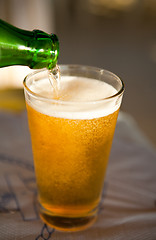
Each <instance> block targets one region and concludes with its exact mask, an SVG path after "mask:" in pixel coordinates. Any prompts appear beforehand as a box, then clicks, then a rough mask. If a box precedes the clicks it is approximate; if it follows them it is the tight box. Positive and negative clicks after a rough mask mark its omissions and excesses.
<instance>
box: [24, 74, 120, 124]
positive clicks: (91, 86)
mask: <svg viewBox="0 0 156 240" xmlns="http://www.w3.org/2000/svg"><path fill="white" fill-rule="evenodd" d="M29 88H30V90H31V91H32V92H34V93H36V94H38V95H40V96H41V97H45V98H49V99H51V101H47V100H45V101H42V100H37V99H36V98H34V99H31V101H29V100H28V99H27V102H28V104H29V105H31V106H32V107H33V108H34V109H35V110H37V111H39V112H41V113H43V114H46V115H49V116H53V117H59V118H66V119H93V118H99V117H103V116H107V115H109V114H111V113H113V112H115V111H116V110H117V109H118V108H119V106H120V103H119V102H118V104H117V103H116V99H115V98H114V99H111V100H110V99H108V100H106V99H105V98H108V97H110V96H113V95H115V94H116V93H117V90H116V89H115V88H114V87H112V86H111V85H109V84H107V83H105V82H102V81H99V80H96V79H90V78H82V77H74V76H62V77H61V81H60V89H59V92H58V94H59V97H58V99H57V100H56V99H54V93H53V89H52V86H51V85H50V82H49V80H48V79H42V80H40V81H37V82H35V83H33V85H31V86H30V87H29ZM52 99H53V100H54V101H53V100H52ZM103 99H105V100H103Z"/></svg>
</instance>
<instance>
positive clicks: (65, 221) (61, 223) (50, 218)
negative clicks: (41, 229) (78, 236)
mask: <svg viewBox="0 0 156 240" xmlns="http://www.w3.org/2000/svg"><path fill="white" fill-rule="evenodd" d="M40 218H41V219H42V220H43V222H45V223H46V224H47V225H49V226H50V227H53V228H55V229H57V230H60V231H67V232H68V231H69V232H71V231H73V232H74V231H82V230H85V229H86V228H88V227H90V226H92V224H93V223H94V222H95V221H96V219H97V211H95V210H94V213H93V214H92V215H91V214H89V215H87V216H83V217H64V216H56V215H52V214H51V213H49V214H48V212H47V211H44V210H43V208H41V207H40Z"/></svg>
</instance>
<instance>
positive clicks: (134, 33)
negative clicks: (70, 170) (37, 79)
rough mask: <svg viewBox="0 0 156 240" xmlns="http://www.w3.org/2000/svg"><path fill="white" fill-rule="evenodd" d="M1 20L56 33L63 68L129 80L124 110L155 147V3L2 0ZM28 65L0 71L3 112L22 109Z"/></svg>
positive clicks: (153, 0) (142, 0)
mask: <svg viewBox="0 0 156 240" xmlns="http://www.w3.org/2000/svg"><path fill="white" fill-rule="evenodd" d="M0 18H2V19H3V20H6V21H8V22H9V23H11V24H13V25H16V26H17V27H21V28H24V29H28V30H33V29H36V28H38V29H41V30H43V31H46V32H48V33H51V32H53V33H56V34H57V35H58V37H59V39H60V57H59V63H60V64H69V63H70V64H83V65H91V66H96V67H101V68H104V69H107V70H110V71H112V72H114V73H115V74H117V75H118V76H119V77H120V78H122V80H123V81H124V82H125V87H126V91H125V95H124V99H123V104H122V108H121V109H122V110H123V111H124V112H127V113H129V114H130V115H131V116H132V117H134V119H135V120H136V121H137V123H138V125H139V126H140V128H141V129H142V130H143V132H144V134H145V135H146V136H147V137H148V138H149V139H150V141H151V142H152V143H153V144H154V145H155V146H156V127H155V125H156V106H155V105H156V93H155V92H156V0H0ZM29 71H30V69H28V68H27V67H11V68H4V69H0V89H1V90H0V109H1V111H2V110H3V111H4V110H6V109H7V110H9V111H14V112H20V111H21V110H23V109H24V107H25V105H24V100H23V90H22V80H23V78H24V76H25V75H26V74H27V73H28V72H29Z"/></svg>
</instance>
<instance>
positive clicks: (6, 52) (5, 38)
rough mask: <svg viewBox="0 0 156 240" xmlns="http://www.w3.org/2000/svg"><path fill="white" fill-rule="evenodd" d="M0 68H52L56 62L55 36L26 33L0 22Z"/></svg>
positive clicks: (38, 31)
mask: <svg viewBox="0 0 156 240" xmlns="http://www.w3.org/2000/svg"><path fill="white" fill-rule="evenodd" d="M0 54H1V56H0V67H5V66H11V65H25V66H29V67H30V68H32V69H38V68H49V69H50V68H53V67H54V66H55V65H56V63H57V60H58V54H59V41H58V38H57V36H56V35H55V34H51V35H49V34H47V33H45V32H43V31H40V30H34V31H26V30H23V29H19V28H16V27H14V26H12V25H10V24H8V23H6V22H4V21H2V20H0Z"/></svg>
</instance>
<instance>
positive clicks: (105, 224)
mask: <svg viewBox="0 0 156 240" xmlns="http://www.w3.org/2000/svg"><path fill="white" fill-rule="evenodd" d="M0 239H3V240H4V239H5V240H13V239H16V240H20V239H21V240H47V239H53V240H62V239H63V240H65V239H68V240H74V239H76V240H93V239H94V240H95V239H96V240H156V151H155V149H154V147H152V145H151V144H150V143H149V142H148V141H147V140H146V138H145V137H144V136H143V134H142V133H141V132H140V130H139V128H138V126H137V125H136V123H135V122H134V120H133V119H132V118H131V117H129V116H128V115H126V114H123V113H120V116H119V119H118V123H117V127H116V132H115V137H114V141H113V146H112V151H111V156H110V161H109V166H108V170H107V176H106V179H105V184H104V191H103V201H102V204H101V208H100V213H99V217H98V220H97V222H96V223H95V224H94V225H93V226H92V227H91V228H89V229H87V230H85V231H82V232H77V233H64V232H59V231H56V230H54V229H52V228H50V227H47V226H46V225H45V224H43V222H42V221H41V220H40V219H39V216H38V213H37V209H36V185H35V176H34V168H33V161H32V153H31V144H30V136H29V131H28V127H27V119H26V113H25V112H23V113H21V114H19V115H13V114H9V113H0Z"/></svg>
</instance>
